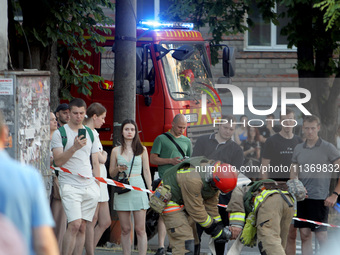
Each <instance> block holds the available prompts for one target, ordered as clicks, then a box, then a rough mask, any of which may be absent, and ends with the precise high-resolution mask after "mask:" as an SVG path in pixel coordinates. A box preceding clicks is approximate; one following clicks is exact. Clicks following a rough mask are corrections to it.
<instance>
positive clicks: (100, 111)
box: [85, 103, 111, 254]
mask: <svg viewBox="0 0 340 255" xmlns="http://www.w3.org/2000/svg"><path fill="white" fill-rule="evenodd" d="M86 115H87V118H86V120H85V124H86V125H87V126H88V127H89V128H91V130H92V132H93V134H94V137H95V139H97V140H98V145H99V153H98V160H99V164H100V177H103V178H107V171H106V167H105V162H106V160H107V152H106V151H104V150H103V146H102V144H101V143H100V139H99V133H98V132H97V130H96V129H95V128H100V127H101V126H102V125H103V124H104V123H105V117H106V108H105V107H104V106H103V105H102V104H100V103H93V104H91V105H90V106H89V107H88V108H87V110H86ZM108 201H109V192H108V190H107V184H104V183H100V198H99V202H98V205H97V209H96V212H95V214H94V216H93V220H92V222H88V223H87V226H86V238H85V249H86V254H94V249H95V247H96V246H97V244H98V242H99V240H100V238H101V236H102V235H103V233H104V231H105V230H106V229H107V228H108V227H109V226H110V225H111V216H110V209H109V203H108Z"/></svg>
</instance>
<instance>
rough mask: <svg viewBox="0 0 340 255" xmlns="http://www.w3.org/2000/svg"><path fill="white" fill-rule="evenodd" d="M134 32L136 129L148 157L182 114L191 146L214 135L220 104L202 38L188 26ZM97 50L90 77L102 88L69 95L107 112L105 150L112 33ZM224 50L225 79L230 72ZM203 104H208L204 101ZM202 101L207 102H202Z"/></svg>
mask: <svg viewBox="0 0 340 255" xmlns="http://www.w3.org/2000/svg"><path fill="white" fill-rule="evenodd" d="M141 25H142V27H139V28H138V29H137V43H136V47H137V48H136V54H137V61H136V67H137V70H136V71H137V77H136V123H137V124H138V128H139V131H140V139H141V141H142V143H143V144H144V145H145V146H146V147H147V148H148V151H149V152H150V150H151V147H152V145H153V141H154V139H155V138H156V137H157V136H158V135H160V134H162V133H163V132H166V131H168V130H169V129H170V128H171V122H172V119H173V117H174V116H175V115H176V114H178V113H183V114H184V115H185V116H186V118H187V120H188V128H187V136H188V137H189V138H190V139H191V140H192V142H194V141H195V140H196V138H197V137H198V136H200V135H202V134H205V133H210V132H212V126H213V125H212V124H213V119H214V118H220V117H221V99H220V97H219V95H218V93H217V91H216V90H215V88H214V83H213V79H212V78H213V77H212V72H211V68H210V55H209V54H210V50H209V45H208V44H207V43H206V42H205V41H204V40H203V37H202V35H201V33H200V32H198V31H194V30H192V28H193V25H192V24H188V23H159V22H157V23H156V25H155V23H152V22H144V23H143V24H141ZM108 28H109V29H110V30H111V31H112V33H111V35H105V38H106V41H105V42H104V43H103V44H102V45H101V46H103V47H104V48H105V52H104V53H102V54H100V53H95V52H94V51H93V52H92V55H91V56H90V57H89V59H88V63H90V64H92V66H93V67H94V69H93V73H94V74H97V75H100V76H102V77H103V78H104V80H105V81H104V82H101V83H99V84H95V85H94V86H93V90H92V95H91V96H84V95H81V94H79V93H78V92H77V88H76V87H75V86H71V95H72V96H74V97H81V98H83V99H84V100H85V101H86V103H87V104H88V105H90V104H91V103H93V102H100V103H102V104H103V105H104V106H105V107H106V109H107V110H108V112H107V115H106V121H105V122H106V123H105V124H104V125H103V127H102V128H101V129H100V130H99V132H100V138H101V142H102V144H103V145H104V146H110V147H112V145H113V100H114V90H115V82H114V80H113V78H114V64H115V52H114V51H115V49H114V48H115V47H114V42H115V27H114V26H110V27H108ZM229 50H230V49H229V48H225V49H224V54H223V56H224V61H223V63H224V65H223V68H224V73H225V74H227V73H229V69H228V68H230V67H229V66H228V65H229V63H230V62H228V60H227V58H228V56H229ZM205 98H206V99H205ZM202 99H205V100H203V101H202Z"/></svg>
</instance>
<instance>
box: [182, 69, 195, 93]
mask: <svg viewBox="0 0 340 255" xmlns="http://www.w3.org/2000/svg"><path fill="white" fill-rule="evenodd" d="M179 77H180V79H181V84H182V87H183V88H184V89H185V90H189V89H190V87H191V84H192V83H193V82H194V80H195V75H194V73H193V72H192V70H191V69H185V70H183V71H182V72H181V73H180V74H179Z"/></svg>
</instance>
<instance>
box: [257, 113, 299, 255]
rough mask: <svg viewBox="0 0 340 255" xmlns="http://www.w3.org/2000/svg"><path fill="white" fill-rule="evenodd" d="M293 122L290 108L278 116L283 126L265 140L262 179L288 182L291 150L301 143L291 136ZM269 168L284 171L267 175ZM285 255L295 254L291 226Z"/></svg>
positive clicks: (297, 137) (293, 232) (293, 116)
mask: <svg viewBox="0 0 340 255" xmlns="http://www.w3.org/2000/svg"><path fill="white" fill-rule="evenodd" d="M294 120H295V114H294V111H293V110H292V109H291V108H287V109H286V115H280V121H281V123H282V122H283V124H284V125H285V126H282V129H281V131H280V132H279V133H277V134H275V135H273V136H271V137H269V138H267V140H266V142H265V144H264V148H263V154H262V160H261V165H262V168H261V170H262V172H261V175H262V179H268V177H269V178H270V179H273V180H276V181H288V180H289V167H290V164H291V161H292V156H293V150H294V148H295V146H296V145H297V144H299V143H302V139H301V138H300V137H299V136H296V135H294V134H293V129H294V127H293V126H294V124H295V123H294ZM270 167H272V169H274V168H275V167H277V168H281V169H284V170H285V171H283V170H282V171H281V172H276V173H273V172H271V173H270V174H268V171H269V169H270ZM287 169H288V170H287ZM286 170H287V171H286ZM286 253H287V255H290V254H295V253H296V228H294V225H293V224H291V225H290V228H289V233H288V240H287V245H286Z"/></svg>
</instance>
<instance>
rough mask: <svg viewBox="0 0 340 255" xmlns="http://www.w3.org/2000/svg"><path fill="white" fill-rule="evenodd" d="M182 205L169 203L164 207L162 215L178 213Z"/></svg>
mask: <svg viewBox="0 0 340 255" xmlns="http://www.w3.org/2000/svg"><path fill="white" fill-rule="evenodd" d="M183 207H184V205H179V204H177V203H175V202H174V201H169V203H168V204H167V205H166V207H165V209H164V210H163V212H162V213H163V214H166V213H170V212H175V211H180V210H181V209H182V208H183Z"/></svg>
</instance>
